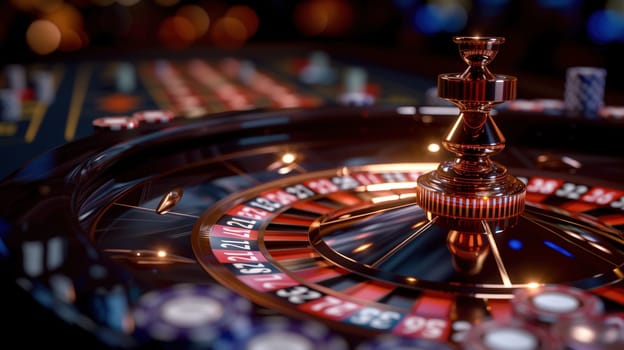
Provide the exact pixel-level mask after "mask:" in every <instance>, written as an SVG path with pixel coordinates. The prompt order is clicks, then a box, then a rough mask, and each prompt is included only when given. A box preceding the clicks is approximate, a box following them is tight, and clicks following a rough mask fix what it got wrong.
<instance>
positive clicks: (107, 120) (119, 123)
mask: <svg viewBox="0 0 624 350" xmlns="http://www.w3.org/2000/svg"><path fill="white" fill-rule="evenodd" d="M92 124H93V126H94V127H95V128H96V129H100V130H111V131H118V130H128V129H134V128H136V127H137V126H138V125H139V122H138V121H137V120H136V119H134V118H131V117H128V116H119V117H102V118H97V119H95V120H93V122H92Z"/></svg>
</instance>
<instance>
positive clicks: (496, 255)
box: [481, 220, 512, 287]
mask: <svg viewBox="0 0 624 350" xmlns="http://www.w3.org/2000/svg"><path fill="white" fill-rule="evenodd" d="M481 223H482V224H483V228H484V229H485V233H486V235H487V238H488V241H489V242H490V249H491V250H492V255H493V256H494V261H496V267H498V272H499V274H500V277H501V280H502V281H503V285H505V287H511V285H512V284H511V280H510V279H509V274H508V273H507V269H506V268H505V264H504V263H503V259H502V257H501V255H500V251H499V250H498V246H497V245H496V240H495V239H494V233H493V232H492V231H493V230H492V229H490V226H489V225H488V223H487V222H486V221H485V220H484V221H481Z"/></svg>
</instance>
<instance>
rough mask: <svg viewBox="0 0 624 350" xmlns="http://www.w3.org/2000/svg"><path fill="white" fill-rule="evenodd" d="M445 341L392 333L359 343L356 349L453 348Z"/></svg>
mask: <svg viewBox="0 0 624 350" xmlns="http://www.w3.org/2000/svg"><path fill="white" fill-rule="evenodd" d="M453 349H455V348H454V347H452V346H451V345H447V344H445V343H441V342H437V341H432V340H427V339H417V338H404V337H399V336H395V335H392V334H384V335H380V336H378V337H376V338H373V339H371V340H368V341H365V342H363V343H361V344H359V345H358V346H357V348H356V350H453Z"/></svg>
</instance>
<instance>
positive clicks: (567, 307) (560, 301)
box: [512, 285, 604, 324]
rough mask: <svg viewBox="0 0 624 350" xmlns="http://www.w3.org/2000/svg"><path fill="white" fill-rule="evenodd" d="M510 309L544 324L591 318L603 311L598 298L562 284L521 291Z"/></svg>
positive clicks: (515, 296)
mask: <svg viewBox="0 0 624 350" xmlns="http://www.w3.org/2000/svg"><path fill="white" fill-rule="evenodd" d="M512 306H513V310H514V312H515V314H516V315H517V316H518V317H520V318H522V319H524V320H527V321H532V322H540V323H546V324H553V323H556V322H559V321H563V320H569V319H576V318H579V319H589V318H593V317H596V316H598V315H600V314H602V312H603V309H604V306H603V304H602V301H601V300H600V298H598V297H597V296H595V295H593V294H590V293H587V292H585V291H583V290H580V289H577V288H574V287H570V286H562V285H548V286H543V287H539V288H527V289H520V290H518V291H517V292H516V293H515V294H514V299H513V300H512Z"/></svg>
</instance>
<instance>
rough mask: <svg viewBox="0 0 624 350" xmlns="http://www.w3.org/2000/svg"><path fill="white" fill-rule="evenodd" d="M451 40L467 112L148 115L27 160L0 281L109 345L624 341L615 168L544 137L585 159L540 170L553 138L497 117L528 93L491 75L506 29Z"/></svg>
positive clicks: (14, 186) (530, 122)
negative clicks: (536, 139)
mask: <svg viewBox="0 0 624 350" xmlns="http://www.w3.org/2000/svg"><path fill="white" fill-rule="evenodd" d="M455 42H456V43H457V44H458V45H459V51H460V55H461V57H462V58H463V59H464V61H465V62H466V63H467V64H468V68H466V70H465V71H464V72H462V73H451V74H442V75H440V76H439V79H438V94H439V95H440V97H443V98H445V99H448V100H449V101H451V102H453V103H454V104H456V105H457V106H458V107H459V110H460V113H459V115H456V114H451V115H449V114H439V113H437V114H436V113H432V112H430V110H429V109H426V108H419V107H418V106H369V105H367V106H349V107H346V106H340V107H339V106H336V107H322V108H310V109H305V108H302V109H295V108H292V109H280V110H270V109H269V110H250V111H245V112H241V111H237V112H224V113H219V114H212V115H206V116H204V117H196V118H195V117H194V118H187V119H184V118H173V117H172V118H165V119H162V120H161V119H160V118H159V119H158V120H159V122H158V123H149V122H145V123H143V122H141V120H143V119H149V118H148V115H152V113H154V112H153V111H151V112H149V113H147V112H146V113H144V114H143V116H144V118H143V119H137V123H138V124H137V126H136V127H133V128H121V129H120V130H115V131H113V130H106V128H100V129H98V132H96V133H94V135H92V136H90V137H87V138H84V139H81V140H77V141H74V142H71V143H69V144H67V145H63V146H60V147H59V148H57V149H54V150H51V151H49V152H47V153H45V154H43V155H41V156H40V157H38V158H35V159H34V160H33V161H32V162H29V163H27V164H25V165H24V166H23V167H21V168H20V169H18V170H16V171H15V172H14V173H12V174H11V175H10V176H8V177H7V178H5V179H4V180H3V181H2V183H1V184H0V194H2V196H3V198H5V200H4V201H2V203H0V213H1V224H2V225H0V229H1V231H0V238H1V239H2V241H1V242H2V246H0V248H1V250H0V252H1V254H2V263H3V264H2V268H3V276H4V277H3V278H4V281H5V282H6V283H7V284H10V285H13V286H16V287H17V289H18V290H19V291H20V292H22V294H23V298H22V300H24V304H26V303H29V304H33V305H38V306H39V307H40V309H43V310H46V314H49V315H51V317H50V319H45V320H41V323H42V325H41V326H42V327H51V326H52V325H53V324H54V325H64V326H67V327H68V328H69V330H68V332H69V334H71V336H72V337H74V338H75V339H78V335H85V334H86V335H87V337H86V338H87V339H88V341H89V342H90V343H91V342H92V343H96V344H98V345H101V346H102V347H104V348H152V347H155V348H171V347H181V348H207V349H210V348H212V347H213V346H218V344H237V345H233V346H236V347H240V348H250V349H251V348H253V346H272V345H275V344H274V343H272V342H275V341H276V339H277V341H279V340H284V339H290V340H289V341H291V342H293V344H290V345H292V346H293V347H292V348H297V347H295V345H297V346H299V348H302V349H304V348H306V346H309V344H333V345H331V346H339V347H340V348H341V349H343V348H351V349H357V348H360V349H370V348H388V346H390V345H388V344H401V346H408V345H406V344H411V345H412V346H419V345H420V346H421V347H423V346H424V347H425V348H440V349H463V348H465V349H548V348H557V346H559V344H565V345H566V346H568V347H571V348H575V346H577V347H578V348H579V349H580V348H581V347H580V346H587V347H589V346H594V348H600V346H602V345H604V346H614V347H617V346H618V345H621V341H622V332H623V331H622V329H624V327H622V326H621V324H622V323H624V317H623V315H624V313H623V311H624V288H623V286H624V282H623V281H622V279H623V274H622V272H621V270H620V268H621V266H622V263H623V262H624V241H623V240H622V231H621V230H622V227H623V225H624V212H623V211H622V208H624V205H623V204H622V203H623V202H624V188H623V186H622V183H621V178H620V179H619V181H618V176H619V175H618V174H619V173H618V172H617V171H616V170H614V172H613V173H612V176H609V174H608V172H607V171H605V172H604V174H603V173H601V174H600V175H604V176H589V175H588V173H587V172H588V171H591V169H592V165H595V164H596V163H597V162H600V164H613V169H616V168H617V166H618V164H623V160H622V159H621V156H620V157H618V156H617V155H604V156H600V157H598V156H593V157H589V156H587V155H586V154H584V153H582V152H580V151H577V150H576V149H575V148H573V147H572V146H574V145H573V144H574V143H575V142H576V141H575V140H572V141H569V142H560V141H561V139H560V138H555V140H556V142H550V143H549V142H547V141H548V140H550V138H548V137H547V138H545V140H546V141H544V143H543V144H542V145H540V147H538V148H544V149H546V148H548V151H549V152H552V153H550V154H565V156H567V157H576V158H575V159H581V160H582V161H583V162H585V164H587V166H586V167H583V168H580V169H579V168H574V170H575V172H571V171H570V168H567V167H557V166H553V167H550V168H543V167H541V165H543V164H542V163H540V162H531V161H527V159H532V158H531V156H530V155H533V154H536V152H537V155H536V157H535V159H541V158H540V157H539V156H538V155H541V154H542V152H545V150H544V149H538V150H537V151H536V147H535V145H532V144H531V143H532V142H533V140H532V139H531V137H530V135H537V134H539V135H541V134H544V133H546V134H548V135H549V137H552V135H556V134H557V132H559V131H560V130H561V128H560V127H559V128H557V129H556V131H555V132H552V131H550V130H549V129H548V128H547V127H545V126H548V125H549V124H548V123H545V121H544V120H543V119H542V118H537V119H535V118H534V119H531V118H526V119H524V120H522V121H520V122H518V121H517V119H514V118H517V116H513V115H511V116H508V115H504V114H503V113H501V114H497V113H494V112H493V107H494V106H495V105H497V104H499V103H504V102H505V101H508V100H511V99H513V98H515V91H516V83H517V82H516V78H515V77H513V76H507V75H497V74H494V73H492V72H490V70H489V68H488V64H489V63H490V62H491V61H492V60H493V59H494V56H495V55H496V54H497V52H498V49H499V46H500V45H501V44H502V43H503V42H504V40H503V39H502V38H498V37H458V38H455ZM161 114H162V113H161ZM159 115H160V114H159ZM495 119H496V122H495ZM559 122H560V123H562V124H563V125H567V123H572V122H573V121H571V120H566V121H559ZM497 124H498V125H501V127H500V128H499V126H498V125H497ZM592 125H593V124H589V125H588V126H587V127H586V128H585V129H584V130H583V133H584V134H591V133H592V132H595V130H596V129H597V127H595V126H592ZM449 126H450V131H449ZM509 126H513V128H508V127H509ZM501 130H505V131H506V133H508V134H509V135H511V138H513V139H514V143H512V144H507V143H506V137H505V136H503V132H502V131H501ZM507 130H509V131H507ZM599 130H601V129H599ZM439 140H443V141H442V145H443V146H444V147H445V149H446V150H447V151H448V153H445V152H444V151H443V152H436V151H435V147H434V146H435V145H436V144H437V142H439ZM564 141H565V140H564ZM448 154H451V157H449V155H448ZM453 157H454V158H453ZM449 159H450V160H449ZM605 167H606V166H605ZM589 174H591V173H589ZM613 178H614V179H613ZM39 311H41V310H39ZM27 315H29V314H28V313H27V312H23V313H20V314H18V315H16V316H15V319H16V320H20V319H21V320H24V319H26V321H23V322H17V321H16V322H15V327H24V326H25V324H26V323H30V322H33V320H32V319H31V318H29V317H27ZM20 316H21V318H20ZM276 319H277V320H279V322H277V323H274V322H275V320H276ZM587 324H591V325H594V327H584V328H583V331H584V333H582V335H584V336H580V335H579V334H580V333H578V332H576V330H577V329H580V328H579V325H587ZM267 330H271V332H273V331H277V333H271V334H270V335H269V334H268V333H262V332H267ZM588 332H589V333H591V332H593V333H591V334H589V333H588ZM603 333H604V334H603ZM275 334H277V335H275ZM588 334H589V335H588ZM252 339H253V341H252ZM509 339H512V340H515V341H511V342H510V341H509ZM19 340H20V341H21V342H22V343H27V342H28V339H19ZM55 340H57V341H59V340H58V339H55ZM81 340H82V338H81ZM284 341H285V340H284ZM295 343H296V344H295ZM306 344H308V345H306ZM384 344H385V345H384ZM509 344H513V345H514V346H516V347H512V348H509V347H507V348H505V347H504V346H508V345H509ZM579 344H580V345H579ZM331 346H330V345H327V346H326V347H328V348H331ZM384 346H385V347H384ZM561 346H564V345H561Z"/></svg>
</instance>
